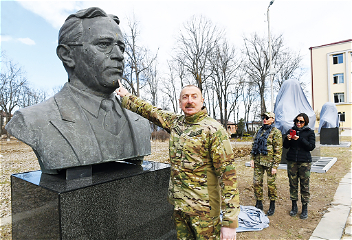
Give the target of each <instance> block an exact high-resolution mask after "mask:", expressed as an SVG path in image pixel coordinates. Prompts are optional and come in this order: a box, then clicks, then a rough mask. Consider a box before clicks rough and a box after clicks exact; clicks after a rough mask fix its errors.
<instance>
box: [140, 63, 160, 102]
mask: <svg viewBox="0 0 352 240" xmlns="http://www.w3.org/2000/svg"><path fill="white" fill-rule="evenodd" d="M143 77H144V79H145V81H146V85H147V86H148V87H147V88H146V92H147V93H149V95H150V96H151V99H149V100H150V102H151V104H153V105H154V106H157V104H158V94H157V93H158V91H157V90H158V85H159V76H158V70H157V63H156V62H154V64H152V65H151V66H149V67H148V68H147V69H146V70H145V71H144V72H143Z"/></svg>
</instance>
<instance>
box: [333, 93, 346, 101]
mask: <svg viewBox="0 0 352 240" xmlns="http://www.w3.org/2000/svg"><path fill="white" fill-rule="evenodd" d="M340 102H345V94H344V93H334V103H340Z"/></svg>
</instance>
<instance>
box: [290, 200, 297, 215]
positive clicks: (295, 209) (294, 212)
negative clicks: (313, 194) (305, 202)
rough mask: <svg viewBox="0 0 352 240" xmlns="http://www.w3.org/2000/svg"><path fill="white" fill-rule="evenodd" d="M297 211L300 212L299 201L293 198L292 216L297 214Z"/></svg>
mask: <svg viewBox="0 0 352 240" xmlns="http://www.w3.org/2000/svg"><path fill="white" fill-rule="evenodd" d="M297 212H298V208H297V201H296V200H292V209H291V211H290V216H291V217H294V216H296V215H297Z"/></svg>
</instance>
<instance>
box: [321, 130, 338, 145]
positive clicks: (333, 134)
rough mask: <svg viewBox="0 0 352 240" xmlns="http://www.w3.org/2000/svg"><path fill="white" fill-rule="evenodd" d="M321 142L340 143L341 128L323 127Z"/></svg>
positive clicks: (328, 143)
mask: <svg viewBox="0 0 352 240" xmlns="http://www.w3.org/2000/svg"><path fill="white" fill-rule="evenodd" d="M320 144H326V145H339V144H340V136H339V128H338V127H337V128H321V129H320Z"/></svg>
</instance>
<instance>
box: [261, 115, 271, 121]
mask: <svg viewBox="0 0 352 240" xmlns="http://www.w3.org/2000/svg"><path fill="white" fill-rule="evenodd" d="M269 118H270V117H268V116H263V117H262V120H264V119H265V120H269Z"/></svg>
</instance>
